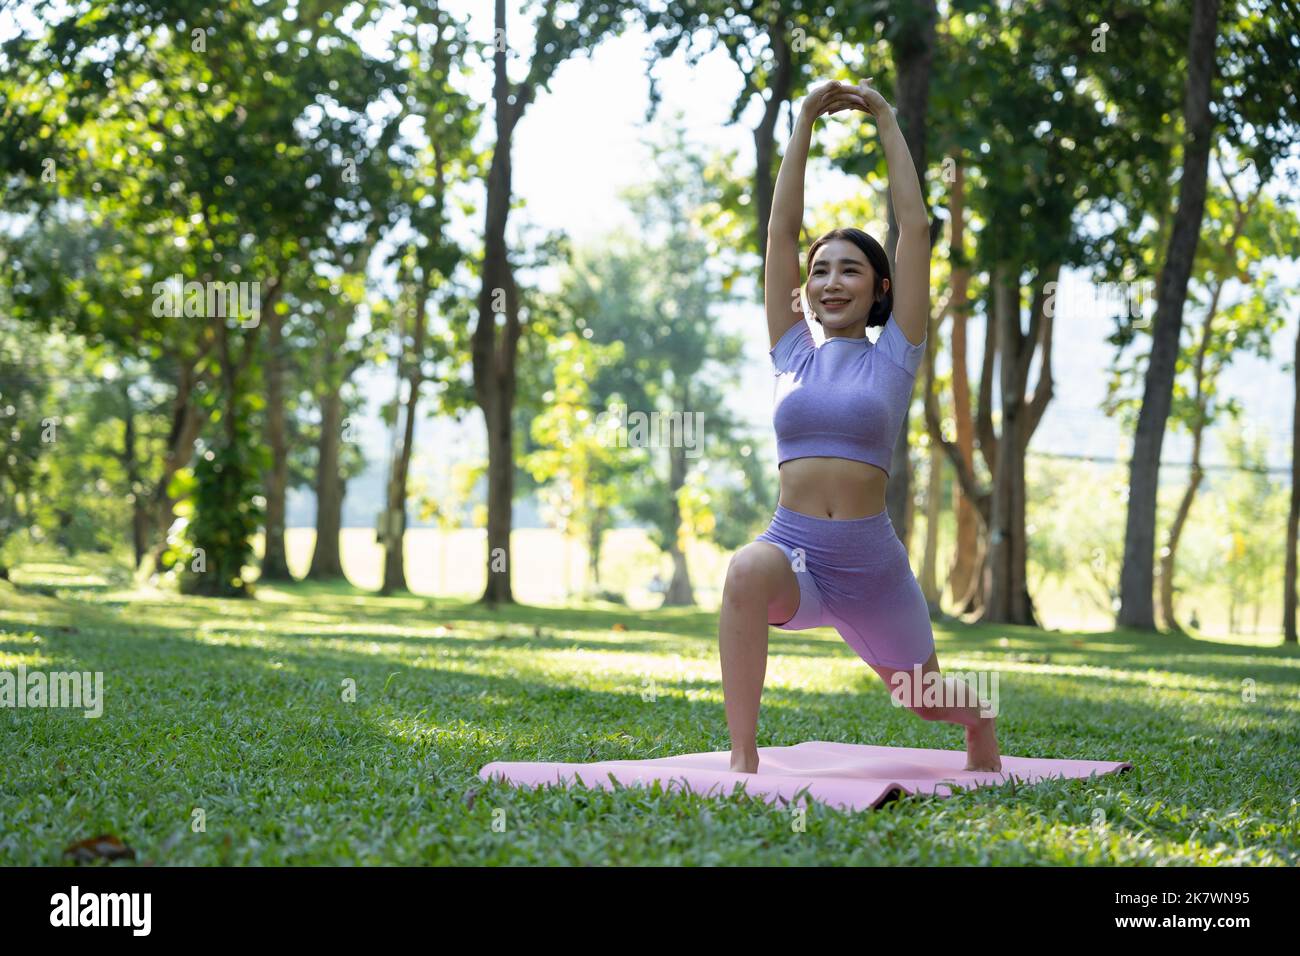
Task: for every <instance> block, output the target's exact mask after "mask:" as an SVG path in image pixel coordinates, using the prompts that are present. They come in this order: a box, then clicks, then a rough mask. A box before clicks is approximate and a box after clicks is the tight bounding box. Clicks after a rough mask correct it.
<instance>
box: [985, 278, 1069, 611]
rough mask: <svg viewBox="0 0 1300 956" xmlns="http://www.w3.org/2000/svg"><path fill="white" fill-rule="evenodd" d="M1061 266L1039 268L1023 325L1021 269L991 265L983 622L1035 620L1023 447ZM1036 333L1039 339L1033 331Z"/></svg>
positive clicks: (1047, 382) (1045, 382) (1037, 414)
mask: <svg viewBox="0 0 1300 956" xmlns="http://www.w3.org/2000/svg"><path fill="white" fill-rule="evenodd" d="M1058 271H1059V268H1058V267H1056V266H1047V267H1044V268H1043V269H1042V270H1041V271H1040V272H1039V275H1038V278H1037V281H1036V288H1035V289H1034V291H1033V294H1032V295H1031V296H1030V303H1031V304H1030V321H1029V332H1028V334H1026V333H1024V332H1023V331H1022V330H1021V327H1020V280H1019V275H1020V268H1019V266H1018V265H1008V264H1005V263H1004V264H999V265H997V266H995V267H994V274H993V295H994V313H993V320H994V321H996V322H997V325H998V342H999V344H1000V346H1001V360H1000V362H999V363H998V364H999V369H1000V372H1001V375H1000V385H1001V395H1002V434H1001V435H1000V436H999V438H998V442H997V457H996V465H995V467H994V469H993V474H994V478H993V505H992V512H991V515H990V522H989V528H990V533H989V546H988V547H989V550H988V560H987V562H986V567H985V569H984V574H985V594H984V602H985V604H984V612H983V614H982V615H981V617H980V620H981V621H984V622H995V621H996V622H1007V623H1012V624H1028V625H1032V626H1035V627H1038V626H1040V624H1039V622H1038V620H1037V618H1036V615H1035V612H1034V605H1033V600H1032V599H1031V598H1030V596H1029V584H1028V578H1027V574H1026V559H1027V553H1028V547H1027V542H1026V540H1025V503H1026V489H1025V451H1026V449H1027V448H1028V445H1029V439H1030V438H1031V437H1032V435H1033V433H1034V429H1035V428H1036V427H1037V425H1038V422H1039V421H1040V420H1041V418H1042V413H1043V410H1044V409H1045V408H1046V405H1047V403H1048V401H1050V400H1051V395H1052V372H1051V344H1052V316H1051V310H1050V309H1049V308H1048V307H1047V296H1048V293H1047V291H1046V290H1047V287H1048V285H1049V284H1050V283H1052V282H1054V281H1055V279H1056V275H1057V272H1058ZM1040 336H1041V343H1040V342H1039V338H1040ZM1036 350H1039V351H1040V353H1041V355H1042V359H1041V360H1040V373H1039V379H1038V382H1037V383H1036V385H1035V388H1034V394H1033V398H1032V399H1031V400H1030V401H1029V402H1026V401H1025V383H1026V381H1027V380H1028V377H1029V365H1030V362H1031V360H1032V358H1033V354H1034V352H1035V351H1036Z"/></svg>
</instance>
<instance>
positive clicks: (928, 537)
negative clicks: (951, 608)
mask: <svg viewBox="0 0 1300 956" xmlns="http://www.w3.org/2000/svg"><path fill="white" fill-rule="evenodd" d="M942 495H943V452H942V451H940V450H939V446H938V445H934V444H931V445H930V480H929V483H928V486H927V488H926V492H925V556H924V557H923V558H922V560H921V574H920V576H919V577H920V582H921V593H922V594H924V595H925V603H926V604H928V605H929V607H930V612H931V613H936V612H938V611H939V599H940V597H941V596H942V592H941V590H940V588H939V584H938V579H937V574H936V571H935V566H936V565H937V564H938V555H939V515H940V513H941V509H940V501H939V499H940V498H941V497H942Z"/></svg>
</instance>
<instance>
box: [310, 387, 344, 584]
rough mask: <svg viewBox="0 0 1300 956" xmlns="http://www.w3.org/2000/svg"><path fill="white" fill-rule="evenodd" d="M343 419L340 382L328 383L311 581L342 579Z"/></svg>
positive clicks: (322, 402) (323, 410) (322, 410)
mask: <svg viewBox="0 0 1300 956" xmlns="http://www.w3.org/2000/svg"><path fill="white" fill-rule="evenodd" d="M342 420H343V382H342V381H339V382H338V383H337V384H334V383H331V388H330V390H329V391H328V392H327V393H326V394H325V396H324V397H323V398H322V399H321V422H320V443H319V444H318V446H317V448H318V451H319V455H318V460H317V464H316V545H315V547H314V548H313V549H312V555H311V567H310V568H309V569H308V571H307V577H308V578H310V579H311V580H313V581H335V580H338V579H340V578H342V577H343V576H344V575H343V563H342V561H341V560H340V557H339V533H340V532H341V531H342V525H343V494H344V483H343V476H342V475H341V474H340V473H339V443H340V441H341V437H342V436H341V434H340V429H341V427H342Z"/></svg>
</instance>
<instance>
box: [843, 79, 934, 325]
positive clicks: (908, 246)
mask: <svg viewBox="0 0 1300 956" xmlns="http://www.w3.org/2000/svg"><path fill="white" fill-rule="evenodd" d="M858 89H859V90H860V91H861V92H862V95H863V96H864V98H865V99H866V101H867V106H868V112H870V113H871V115H872V116H874V117H875V118H876V129H878V130H879V131H880V142H881V143H882V144H883V146H884V147H885V164H886V166H887V167H888V168H889V195H890V198H891V199H892V200H893V202H894V215H895V216H896V217H897V218H898V248H897V249H896V250H894V273H895V275H894V286H893V291H894V321H895V322H897V323H898V328H899V330H900V331H901V332H902V333H903V336H904V337H905V338H906V339H907V340H908V341H909V342H911V343H912V344H913V345H919V344H921V342H923V341H925V335H926V329H927V328H928V327H929V321H930V220H929V218H928V217H927V216H926V213H925V199H924V197H923V196H922V195H921V181H920V180H919V179H918V178H917V175H916V167H915V166H914V165H913V164H912V154H911V153H910V152H909V151H908V149H907V141H906V140H905V139H904V138H903V131H902V130H901V129H899V126H898V118H897V117H896V116H895V115H894V110H893V108H892V107H890V105H889V104H888V103H886V102H885V98H884V97H883V96H881V95H880V94H879V93H878V92H877V91H876V90H874V89H872V87H871V85H870V78H869V77H868V78H867V79H866V80H863V81H862V82H861V83H859V84H858Z"/></svg>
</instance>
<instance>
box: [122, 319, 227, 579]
mask: <svg viewBox="0 0 1300 956" xmlns="http://www.w3.org/2000/svg"><path fill="white" fill-rule="evenodd" d="M211 347H212V341H211V340H208V341H207V342H206V343H204V345H203V347H202V348H201V349H200V351H199V354H198V355H197V356H196V357H194V358H193V359H192V360H190V361H186V360H182V359H180V358H178V359H177V361H178V363H179V366H178V371H177V378H176V394H175V396H173V398H172V410H171V428H170V429H169V431H168V434H167V451H166V453H165V454H164V456H163V467H162V474H161V475H160V476H159V478H158V483H157V484H156V485H155V486H154V490H153V494H152V496H151V497H150V499H149V501H148V502H147V503H146V505H145V507H146V509H147V510H148V512H149V515H148V520H147V527H148V532H149V534H150V536H151V537H152V541H151V544H150V546H149V548H148V549H147V553H146V554H145V557H144V560H143V561H142V562H140V564H139V565H138V566H137V572H138V574H139V575H140V576H141V577H142V578H149V577H151V576H152V575H153V573H154V571H155V570H156V569H157V567H158V562H159V560H160V559H161V558H162V553H163V552H164V551H166V550H167V533H168V531H170V530H171V526H172V523H173V522H174V521H175V520H176V510H175V509H176V499H175V498H173V497H172V496H171V495H170V494H168V493H167V487H168V485H170V484H171V480H172V479H173V478H174V477H175V476H176V473H177V472H178V471H180V470H181V469H182V468H185V467H187V466H188V465H189V463H190V459H191V458H192V457H193V455H194V442H195V441H196V440H198V437H199V432H200V431H202V430H203V426H204V424H205V423H206V422H207V420H208V411H207V409H206V408H203V407H202V406H201V405H200V404H199V403H198V401H197V398H196V392H197V390H198V386H199V385H200V384H210V380H209V379H208V377H207V376H205V375H202V374H200V373H199V372H198V365H199V363H200V362H201V361H202V360H203V358H204V357H205V356H206V355H207V353H208V350H209V349H211Z"/></svg>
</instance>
